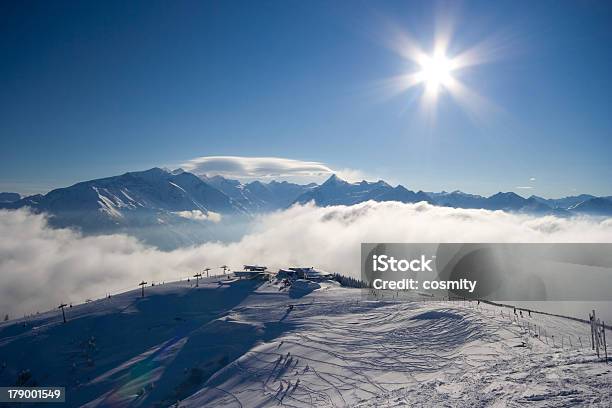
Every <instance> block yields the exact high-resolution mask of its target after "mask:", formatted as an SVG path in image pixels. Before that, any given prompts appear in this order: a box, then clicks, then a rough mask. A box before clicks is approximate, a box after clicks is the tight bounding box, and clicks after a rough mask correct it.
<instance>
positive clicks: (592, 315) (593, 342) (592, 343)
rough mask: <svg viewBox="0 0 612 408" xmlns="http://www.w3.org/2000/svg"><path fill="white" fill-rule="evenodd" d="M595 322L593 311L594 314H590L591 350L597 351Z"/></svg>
mask: <svg viewBox="0 0 612 408" xmlns="http://www.w3.org/2000/svg"><path fill="white" fill-rule="evenodd" d="M594 320H595V310H594V309H593V314H590V313H589V321H590V322H591V349H593V350H595V333H594V330H593V322H594Z"/></svg>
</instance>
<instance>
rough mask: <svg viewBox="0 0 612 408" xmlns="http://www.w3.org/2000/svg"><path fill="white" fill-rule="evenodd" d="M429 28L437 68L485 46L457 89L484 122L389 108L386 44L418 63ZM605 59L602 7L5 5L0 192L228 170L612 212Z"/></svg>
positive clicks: (605, 10)
mask: <svg viewBox="0 0 612 408" xmlns="http://www.w3.org/2000/svg"><path fill="white" fill-rule="evenodd" d="M451 6H452V7H451ZM440 15H451V16H453V18H454V21H455V24H454V30H453V35H452V37H451V38H452V41H451V45H450V48H449V54H453V53H458V52H460V51H461V50H465V49H468V48H470V47H471V46H474V45H475V44H478V43H480V42H482V41H485V42H489V43H491V44H493V45H494V47H491V49H490V50H489V51H490V54H491V55H490V57H491V60H490V61H488V62H487V63H484V64H481V65H475V66H472V67H468V68H466V69H465V70H461V72H457V77H458V79H460V80H461V81H462V82H463V83H464V84H465V85H467V86H469V88H470V89H471V90H473V91H474V92H477V93H478V94H479V95H481V96H483V97H486V98H487V99H488V100H489V101H490V102H491V103H492V104H494V105H495V106H496V107H497V108H496V109H495V111H494V112H489V111H488V110H482V111H480V112H478V113H479V116H478V119H474V118H473V117H472V116H471V115H469V114H467V113H466V112H465V109H464V107H463V106H462V105H461V104H460V103H457V102H456V101H455V100H454V99H453V98H452V97H451V95H449V94H448V93H447V92H444V91H442V92H441V94H440V95H439V99H438V103H437V104H436V107H435V111H436V114H435V120H430V119H429V118H426V117H424V115H422V114H421V113H419V106H418V98H419V95H420V92H421V91H422V89H419V88H420V87H418V86H416V87H414V88H412V89H410V90H409V91H407V92H404V93H400V94H399V95H396V96H395V97H393V98H383V97H381V95H383V93H382V92H381V89H380V84H381V83H382V81H384V80H385V79H386V78H390V77H393V76H396V75H400V74H403V73H406V72H408V71H410V70H414V64H412V63H410V62H409V61H407V60H406V59H405V58H404V57H402V56H401V55H399V54H398V53H397V52H394V51H393V50H392V47H389V43H390V42H393V37H392V36H391V35H390V34H389V33H390V30H389V27H390V26H391V25H393V26H395V27H398V28H399V29H400V30H401V31H402V32H405V33H410V35H411V37H412V38H414V39H415V40H416V41H417V42H418V43H419V44H421V46H422V47H423V48H424V49H425V50H426V51H429V50H431V48H432V47H433V41H434V32H435V30H434V22H435V21H436V18H437V17H439V16H440ZM611 43H612V4H611V3H609V2H605V1H538V2H527V1H519V2H516V1H511V2H489V1H483V2H476V1H474V2H465V3H461V4H459V3H456V2H453V3H447V4H445V3H432V2H429V1H423V2H418V1H379V2H358V1H350V2H349V1H347V2H336V1H334V2H316V1H308V2H298V1H262V2H254V1H248V2H247V1H232V2H227V1H219V2H127V3H126V2H119V1H108V2H61V1H55V2H29V1H21V2H3V3H2V5H0V50H1V51H2V64H0V89H1V91H0V138H1V141H2V142H1V149H0V190H5V191H19V192H23V193H31V192H39V191H47V190H48V189H50V188H54V187H60V186H65V185H69V184H72V183H74V182H77V181H81V180H85V179H91V178H96V177H103V176H108V175H114V174H119V173H122V172H124V171H130V170H138V169H145V168H148V167H152V166H156V165H157V166H163V165H175V164H181V163H184V162H186V161H188V160H190V159H193V158H195V157H199V156H228V155H230V156H253V157H262V156H265V157H270V156H271V157H280V158H289V159H296V160H304V161H316V162H321V163H324V164H325V165H326V166H328V167H329V168H331V169H351V170H355V171H358V173H359V174H363V175H364V176H365V177H366V178H368V179H370V178H373V179H378V178H384V179H386V180H390V181H392V182H395V183H402V184H404V185H405V186H407V187H408V188H411V189H423V190H428V191H432V190H434V191H439V190H443V189H445V190H454V189H461V190H464V191H468V192H472V193H480V194H492V193H494V192H497V191H500V190H501V191H516V192H518V193H520V194H522V195H524V196H527V195H531V194H537V195H542V196H564V195H570V194H575V193H579V192H580V193H582V192H586V193H593V194H596V195H611V194H612V181H611V180H612V177H611V176H612V160H610V156H611V152H612V137H611V135H612V115H610V106H612V81H611V79H610V72H612V53H611V52H610V44H611ZM531 179H535V180H531ZM518 187H530V188H529V189H520V188H518Z"/></svg>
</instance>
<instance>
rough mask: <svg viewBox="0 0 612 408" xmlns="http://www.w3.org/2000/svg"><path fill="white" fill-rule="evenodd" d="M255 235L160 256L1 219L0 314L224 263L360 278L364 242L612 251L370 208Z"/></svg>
mask: <svg viewBox="0 0 612 408" xmlns="http://www.w3.org/2000/svg"><path fill="white" fill-rule="evenodd" d="M251 231H252V232H250V233H249V234H247V235H245V236H243V237H242V238H241V239H240V240H239V241H237V242H233V243H229V244H225V243H217V242H210V243H205V244H202V245H199V246H193V247H187V248H180V249H176V250H173V251H169V252H165V251H161V250H159V249H157V248H154V247H150V246H146V245H144V244H143V243H141V242H139V241H138V240H136V239H135V238H133V237H130V236H127V235H105V236H82V235H81V234H79V233H78V232H75V231H72V230H69V229H53V228H51V227H49V226H48V224H47V219H46V217H45V216H44V215H37V214H32V213H30V212H28V211H25V210H18V211H5V210H2V211H0V314H1V315H2V316H4V314H7V313H8V314H9V315H10V316H13V317H18V316H21V315H23V314H25V313H35V312H37V311H41V312H42V311H45V310H49V309H51V308H53V307H54V306H57V304H59V303H60V302H74V303H79V302H82V301H84V300H85V299H88V298H91V299H95V298H100V297H103V296H104V295H105V294H106V293H117V292H119V291H124V290H128V289H135V288H136V287H137V283H139V282H140V281H141V280H143V279H144V280H147V281H148V282H151V281H154V282H161V281H171V280H177V279H179V278H180V277H187V276H192V275H193V274H194V273H196V272H198V271H201V270H202V269H203V268H204V267H207V266H208V267H217V266H220V265H224V264H227V265H229V266H231V267H232V268H234V269H235V268H240V267H241V266H242V264H244V263H258V264H266V265H268V266H269V267H271V268H278V267H283V266H290V265H304V266H315V267H318V268H321V269H324V270H327V271H331V272H339V273H342V274H346V275H352V276H355V277H358V276H359V272H360V265H359V264H360V244H361V243H362V242H612V219H605V220H601V219H593V218H588V217H581V218H556V217H552V216H546V217H535V216H529V215H519V214H509V213H505V212H502V211H487V210H469V209H454V208H447V207H436V206H431V205H428V204H426V203H418V204H403V203H398V202H383V203H378V202H366V203H361V204H358V205H354V206H334V207H325V208H319V207H315V206H314V205H312V204H307V205H301V206H294V207H292V208H289V209H287V210H285V211H279V212H274V213H270V214H267V215H263V216H260V217H259V218H257V219H256V220H255V221H254V226H253V229H251ZM216 271H217V273H221V270H220V269H217V270H216Z"/></svg>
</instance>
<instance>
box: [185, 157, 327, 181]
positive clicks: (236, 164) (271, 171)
mask: <svg viewBox="0 0 612 408" xmlns="http://www.w3.org/2000/svg"><path fill="white" fill-rule="evenodd" d="M181 167H182V168H183V169H185V170H187V171H189V172H192V173H196V174H209V175H215V174H220V175H222V176H227V177H231V178H268V177H270V178H272V177H289V176H319V175H322V174H331V173H333V171H332V169H330V168H329V167H327V166H326V165H324V164H323V163H319V162H310V161H301V160H293V159H284V158H280V157H239V156H205V157H197V158H195V159H192V160H189V161H188V162H186V163H183V164H182V165H181Z"/></svg>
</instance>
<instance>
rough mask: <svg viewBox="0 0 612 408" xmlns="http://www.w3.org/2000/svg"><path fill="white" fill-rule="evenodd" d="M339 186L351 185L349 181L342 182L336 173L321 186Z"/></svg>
mask: <svg viewBox="0 0 612 408" xmlns="http://www.w3.org/2000/svg"><path fill="white" fill-rule="evenodd" d="M339 184H349V183H348V182H347V181H345V180H342V179H341V178H340V177H338V176H337V175H336V174H335V173H334V174H332V175H331V176H330V177H329V178H328V179H327V180H326V181H325V183H323V184H321V186H331V185H339Z"/></svg>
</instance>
